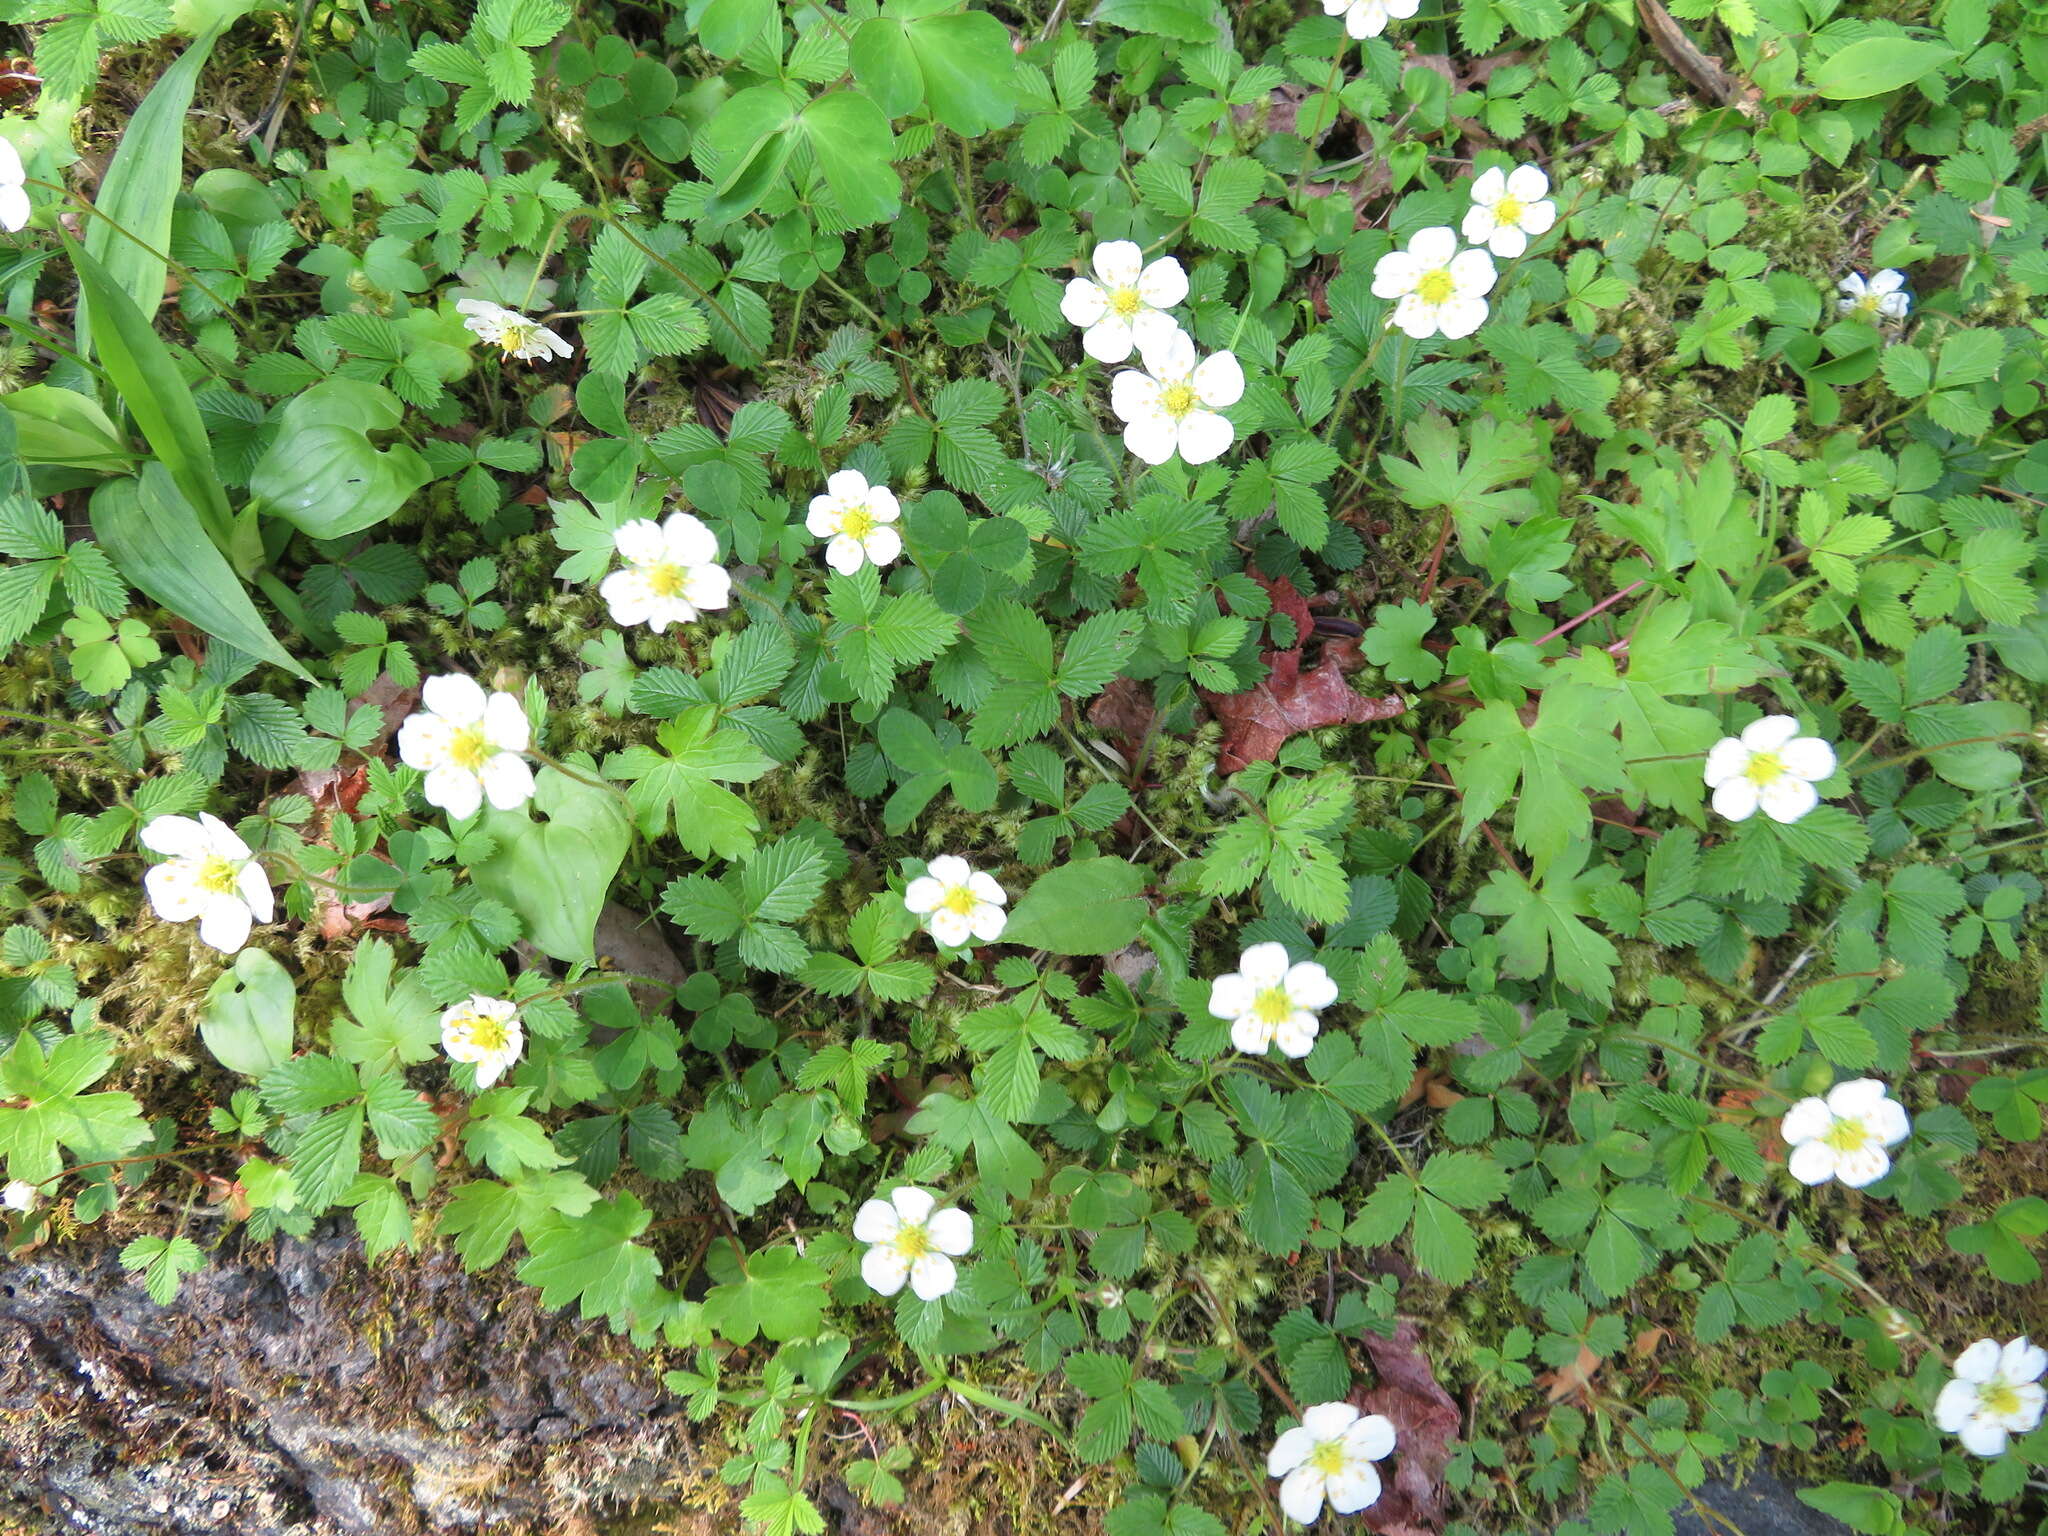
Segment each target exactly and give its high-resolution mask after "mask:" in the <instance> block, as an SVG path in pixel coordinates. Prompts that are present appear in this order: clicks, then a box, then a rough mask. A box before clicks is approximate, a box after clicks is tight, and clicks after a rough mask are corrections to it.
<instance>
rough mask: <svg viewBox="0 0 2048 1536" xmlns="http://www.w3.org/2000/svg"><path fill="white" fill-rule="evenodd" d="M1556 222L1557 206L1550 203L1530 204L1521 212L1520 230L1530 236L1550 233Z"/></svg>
mask: <svg viewBox="0 0 2048 1536" xmlns="http://www.w3.org/2000/svg"><path fill="white" fill-rule="evenodd" d="M1556 222H1557V204H1555V203H1552V202H1541V203H1531V204H1529V206H1528V207H1526V208H1524V209H1523V210H1522V228H1523V229H1524V230H1526V231H1528V232H1529V233H1530V234H1532V235H1543V234H1548V233H1549V232H1550V227H1551V226H1552V225H1553V224H1555V223H1556Z"/></svg>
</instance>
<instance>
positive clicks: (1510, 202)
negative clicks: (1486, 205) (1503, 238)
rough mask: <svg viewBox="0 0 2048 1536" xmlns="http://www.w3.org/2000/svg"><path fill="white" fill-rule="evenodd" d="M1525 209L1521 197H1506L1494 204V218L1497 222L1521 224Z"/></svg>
mask: <svg viewBox="0 0 2048 1536" xmlns="http://www.w3.org/2000/svg"><path fill="white" fill-rule="evenodd" d="M1525 211H1526V210H1525V209H1524V208H1523V207H1522V200H1521V199H1520V198H1518V197H1504V198H1502V199H1501V200H1500V201H1499V202H1497V203H1495V204H1494V205H1493V219H1494V222H1495V223H1496V224H1519V223H1521V222H1522V214H1523V213H1524V212H1525Z"/></svg>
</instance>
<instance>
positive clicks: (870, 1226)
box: [853, 1200, 903, 1243]
mask: <svg viewBox="0 0 2048 1536" xmlns="http://www.w3.org/2000/svg"><path fill="white" fill-rule="evenodd" d="M902 1230H903V1218H902V1217H900V1216H898V1215H897V1214H896V1207H895V1206H893V1205H891V1204H890V1203H889V1202H888V1201H886V1200H863V1201H862V1202H861V1207H860V1209H859V1210H857V1211H855V1212H854V1213H853V1238H854V1241H855V1242H859V1243H886V1242H890V1241H893V1240H894V1238H895V1236H896V1234H897V1233H898V1232H900V1231H902Z"/></svg>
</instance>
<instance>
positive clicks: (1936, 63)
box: [1811, 37, 1956, 101]
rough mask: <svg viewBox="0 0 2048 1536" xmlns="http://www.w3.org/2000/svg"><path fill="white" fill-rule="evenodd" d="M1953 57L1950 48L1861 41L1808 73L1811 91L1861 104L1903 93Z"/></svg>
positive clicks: (1903, 41) (1880, 39)
mask: <svg viewBox="0 0 2048 1536" xmlns="http://www.w3.org/2000/svg"><path fill="white" fill-rule="evenodd" d="M1955 56H1956V52H1955V50H1954V49H1953V48H1948V47H1944V46H1943V45H1942V44H1940V43H1924V42H1918V41H1915V40H1914V39H1912V38H1905V37H1864V38H1859V39H1857V40H1856V41H1855V42H1853V43H1848V44H1845V45H1844V46H1842V47H1840V48H1837V49H1836V50H1835V51H1834V52H1833V53H1831V54H1829V55H1828V56H1827V57H1826V58H1825V59H1823V60H1821V61H1820V63H1819V64H1817V65H1815V66H1814V67H1813V69H1812V71H1811V78H1812V80H1813V88H1814V89H1815V90H1816V91H1818V92H1819V93H1820V94H1821V95H1823V96H1825V97H1827V98H1828V99H1829V100H1830V101H1862V100H1864V99H1866V98H1868V97H1871V96H1884V95H1887V94H1889V93H1890V92H1892V91H1897V90H1903V89H1904V88H1905V87H1907V86H1909V85H1914V84H1917V83H1918V82H1920V81H1922V80H1925V79H1926V78H1927V77H1928V76H1929V75H1932V74H1934V73H1935V72H1936V71H1937V70H1939V69H1940V68H1941V67H1942V66H1943V65H1944V64H1946V63H1948V61H1949V60H1950V59H1952V58H1954V57H1955Z"/></svg>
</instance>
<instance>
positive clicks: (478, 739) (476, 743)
mask: <svg viewBox="0 0 2048 1536" xmlns="http://www.w3.org/2000/svg"><path fill="white" fill-rule="evenodd" d="M495 750H496V749H495V748H493V747H492V746H491V743H490V741H489V739H488V738H487V737H485V735H484V728H483V725H482V723H481V722H479V723H477V724H476V725H465V726H463V727H462V728H461V729H460V730H458V731H457V732H455V734H454V735H452V736H450V737H449V738H448V761H449V762H451V763H453V764H454V765H455V766H456V767H458V768H465V769H467V770H468V771H469V772H471V773H481V772H482V771H483V766H484V764H485V763H487V762H489V761H490V760H491V754H492V752H493V751H495Z"/></svg>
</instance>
